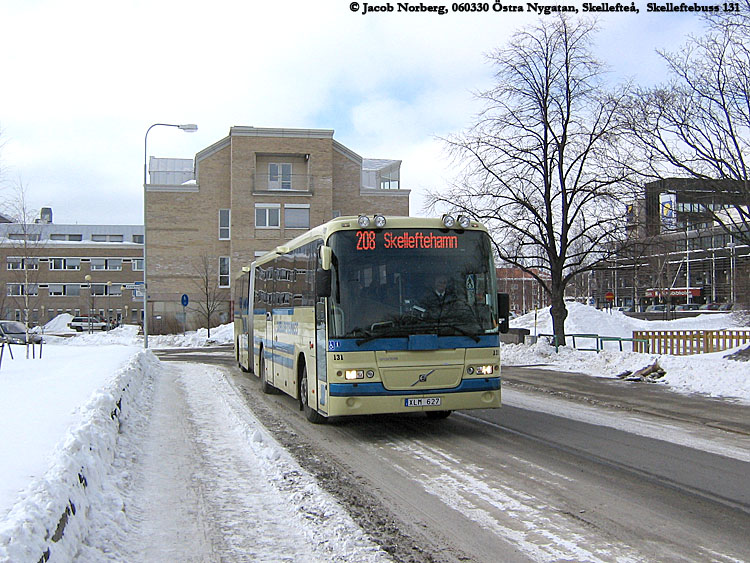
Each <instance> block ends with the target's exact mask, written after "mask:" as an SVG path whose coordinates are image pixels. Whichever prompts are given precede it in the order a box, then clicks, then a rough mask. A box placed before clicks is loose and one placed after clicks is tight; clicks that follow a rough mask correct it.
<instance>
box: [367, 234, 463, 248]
mask: <svg viewBox="0 0 750 563" xmlns="http://www.w3.org/2000/svg"><path fill="white" fill-rule="evenodd" d="M356 235H357V250H375V249H377V248H385V249H392V248H396V249H423V248H438V249H450V248H458V236H456V235H442V234H437V235H436V234H435V233H433V232H423V231H414V232H410V233H407V232H404V233H400V234H396V233H393V232H390V231H385V232H383V233H379V232H377V231H356ZM378 235H382V236H378Z"/></svg>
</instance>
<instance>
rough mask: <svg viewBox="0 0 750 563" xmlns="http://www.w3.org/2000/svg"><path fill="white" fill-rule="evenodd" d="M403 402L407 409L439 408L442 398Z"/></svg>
mask: <svg viewBox="0 0 750 563" xmlns="http://www.w3.org/2000/svg"><path fill="white" fill-rule="evenodd" d="M405 401H406V406H407V407H439V406H440V405H441V404H442V403H443V399H442V397H422V398H420V399H406V400H405Z"/></svg>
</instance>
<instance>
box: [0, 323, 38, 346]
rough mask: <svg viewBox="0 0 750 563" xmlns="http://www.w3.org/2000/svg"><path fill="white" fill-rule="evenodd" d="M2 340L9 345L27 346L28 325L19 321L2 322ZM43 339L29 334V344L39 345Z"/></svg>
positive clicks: (0, 337)
mask: <svg viewBox="0 0 750 563" xmlns="http://www.w3.org/2000/svg"><path fill="white" fill-rule="evenodd" d="M0 340H2V341H3V342H7V343H8V344H26V343H27V340H26V325H24V324H23V323H19V322H18V321H0ZM41 341H42V337H41V336H40V335H38V334H36V333H29V340H28V343H29V344H39V343H40V342H41Z"/></svg>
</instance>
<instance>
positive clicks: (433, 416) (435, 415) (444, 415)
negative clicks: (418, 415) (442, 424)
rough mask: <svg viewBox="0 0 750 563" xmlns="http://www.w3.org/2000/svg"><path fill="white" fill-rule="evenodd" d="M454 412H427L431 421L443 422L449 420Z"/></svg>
mask: <svg viewBox="0 0 750 563" xmlns="http://www.w3.org/2000/svg"><path fill="white" fill-rule="evenodd" d="M452 412H453V411H425V414H426V415H427V418H429V419H430V420H442V419H443V418H448V417H449V416H450V415H451V413H452Z"/></svg>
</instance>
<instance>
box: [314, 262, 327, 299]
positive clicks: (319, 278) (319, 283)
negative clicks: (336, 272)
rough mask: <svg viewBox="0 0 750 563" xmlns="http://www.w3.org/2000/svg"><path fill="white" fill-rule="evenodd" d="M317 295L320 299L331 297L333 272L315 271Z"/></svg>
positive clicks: (320, 269) (319, 269) (321, 269)
mask: <svg viewBox="0 0 750 563" xmlns="http://www.w3.org/2000/svg"><path fill="white" fill-rule="evenodd" d="M315 295H316V297H317V298H318V299H320V298H321V297H330V296H331V270H330V269H329V270H324V269H323V268H318V269H317V270H315Z"/></svg>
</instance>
